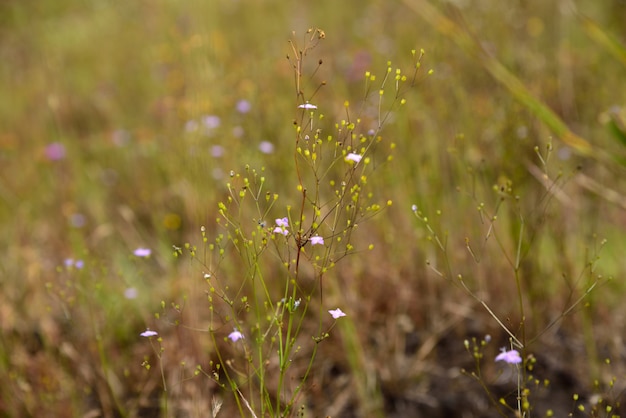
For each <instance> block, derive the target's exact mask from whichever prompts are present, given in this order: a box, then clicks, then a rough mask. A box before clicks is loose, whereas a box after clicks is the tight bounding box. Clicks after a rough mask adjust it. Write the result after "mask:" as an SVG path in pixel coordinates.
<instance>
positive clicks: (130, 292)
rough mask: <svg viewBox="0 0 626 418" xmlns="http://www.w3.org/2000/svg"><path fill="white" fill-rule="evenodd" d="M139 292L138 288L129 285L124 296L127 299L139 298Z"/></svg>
mask: <svg viewBox="0 0 626 418" xmlns="http://www.w3.org/2000/svg"><path fill="white" fill-rule="evenodd" d="M138 294H139V292H137V289H135V288H134V287H129V288H127V289H126V290H124V297H125V298H126V299H137V295H138Z"/></svg>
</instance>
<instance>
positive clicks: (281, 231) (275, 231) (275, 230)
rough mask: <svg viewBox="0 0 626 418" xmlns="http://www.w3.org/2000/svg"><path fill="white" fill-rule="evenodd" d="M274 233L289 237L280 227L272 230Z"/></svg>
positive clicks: (287, 231) (285, 230)
mask: <svg viewBox="0 0 626 418" xmlns="http://www.w3.org/2000/svg"><path fill="white" fill-rule="evenodd" d="M272 232H274V233H275V234H282V235H284V236H287V235H289V230H287V229H286V228H284V227H282V226H277V227H276V228H274V231H272Z"/></svg>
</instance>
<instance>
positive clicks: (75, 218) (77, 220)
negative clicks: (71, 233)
mask: <svg viewBox="0 0 626 418" xmlns="http://www.w3.org/2000/svg"><path fill="white" fill-rule="evenodd" d="M85 223H86V219H85V215H83V214H82V213H73V214H72V215H71V216H70V224H71V225H72V226H73V227H74V228H82V227H83V226H85Z"/></svg>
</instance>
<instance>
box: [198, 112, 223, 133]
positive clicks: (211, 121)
mask: <svg viewBox="0 0 626 418" xmlns="http://www.w3.org/2000/svg"><path fill="white" fill-rule="evenodd" d="M221 123H222V121H221V120H220V117H219V116H216V115H207V116H204V117H203V118H202V124H203V125H204V128H205V129H206V130H207V131H210V130H213V129H216V128H219V126H220V125H221Z"/></svg>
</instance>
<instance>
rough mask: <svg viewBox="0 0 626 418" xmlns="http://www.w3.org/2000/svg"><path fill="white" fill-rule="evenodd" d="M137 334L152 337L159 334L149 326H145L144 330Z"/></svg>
mask: <svg viewBox="0 0 626 418" xmlns="http://www.w3.org/2000/svg"><path fill="white" fill-rule="evenodd" d="M139 335H141V336H142V337H148V338H149V337H154V336H155V335H159V333H158V332H156V331H152V330H151V329H150V328H146V330H145V331H144V332H142V333H141V334H139Z"/></svg>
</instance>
